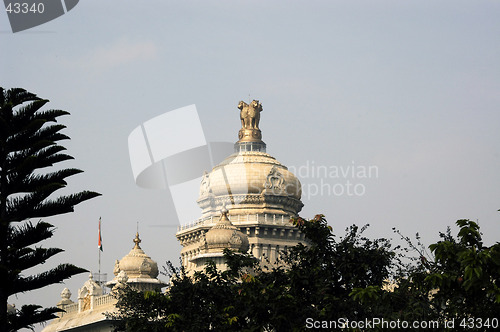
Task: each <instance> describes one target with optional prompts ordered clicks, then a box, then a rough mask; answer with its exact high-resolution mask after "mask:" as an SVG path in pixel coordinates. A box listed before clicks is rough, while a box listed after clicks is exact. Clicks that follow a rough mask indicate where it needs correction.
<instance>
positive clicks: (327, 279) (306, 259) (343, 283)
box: [110, 215, 395, 331]
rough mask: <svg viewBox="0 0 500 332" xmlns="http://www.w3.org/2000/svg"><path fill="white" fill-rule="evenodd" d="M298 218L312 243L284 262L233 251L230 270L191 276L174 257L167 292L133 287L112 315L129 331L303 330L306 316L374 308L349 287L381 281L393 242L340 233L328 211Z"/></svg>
mask: <svg viewBox="0 0 500 332" xmlns="http://www.w3.org/2000/svg"><path fill="white" fill-rule="evenodd" d="M292 222H293V223H294V225H295V226H296V227H298V228H299V230H300V231H301V232H302V233H304V234H305V236H306V238H307V243H305V244H299V245H298V246H296V247H294V248H292V249H290V250H289V251H288V252H284V253H283V254H282V256H281V264H278V266H262V265H261V264H259V263H258V262H257V261H256V260H255V258H253V257H252V256H251V255H248V254H239V253H233V252H231V251H226V252H225V257H226V261H227V265H228V267H229V269H228V270H227V271H224V272H221V271H218V270H217V269H216V268H215V265H214V264H213V263H208V264H207V266H206V267H205V270H204V271H203V272H197V273H195V274H194V275H193V276H188V275H186V274H185V273H184V271H182V270H180V271H178V270H175V269H174V268H173V267H172V264H171V263H169V265H168V266H169V269H168V272H169V275H170V276H171V280H172V284H171V286H170V288H169V289H168V291H167V293H166V294H160V293H154V294H153V295H152V294H150V293H144V294H141V293H139V292H135V291H133V290H128V291H127V292H126V293H125V294H124V295H123V296H122V297H121V298H120V299H119V302H118V308H119V313H118V314H116V315H111V316H110V318H114V319H117V320H119V323H118V330H126V331H206V330H215V331H262V330H264V331H300V330H304V329H305V321H306V319H307V318H314V319H335V318H340V317H350V318H352V319H354V318H356V317H364V316H366V315H368V314H370V313H369V312H366V311H365V310H364V307H363V306H362V305H360V304H359V303H358V299H357V298H356V299H354V298H352V297H351V296H350V294H351V293H352V292H353V290H354V289H355V288H356V287H358V288H361V287H367V286H370V287H374V288H378V289H380V288H381V287H382V283H383V280H384V279H386V278H387V277H388V275H389V271H390V265H391V262H392V261H393V258H394V256H395V254H394V252H393V251H392V250H391V246H390V244H389V242H388V241H387V240H384V239H379V240H375V241H371V240H369V239H367V238H364V237H362V235H361V234H362V232H363V231H364V229H365V228H363V229H361V230H359V229H358V228H357V227H356V226H352V227H351V228H349V229H347V235H346V236H345V237H343V238H340V239H338V240H337V239H336V237H335V236H334V234H333V233H332V228H331V227H330V226H328V224H327V222H326V220H325V218H324V216H323V215H317V216H316V217H315V218H314V219H312V220H309V221H308V220H304V219H302V218H297V219H293V220H292Z"/></svg>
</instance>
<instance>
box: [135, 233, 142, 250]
mask: <svg viewBox="0 0 500 332" xmlns="http://www.w3.org/2000/svg"><path fill="white" fill-rule="evenodd" d="M134 243H135V246H134V249H141V247H140V246H139V243H141V239H140V238H139V232H137V233H135V239H134Z"/></svg>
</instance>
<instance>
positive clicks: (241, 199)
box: [198, 143, 303, 214]
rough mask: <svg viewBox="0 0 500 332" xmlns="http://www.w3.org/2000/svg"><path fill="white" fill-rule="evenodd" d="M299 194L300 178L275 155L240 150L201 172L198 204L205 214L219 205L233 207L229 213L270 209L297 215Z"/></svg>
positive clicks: (218, 208) (216, 208) (299, 207)
mask: <svg viewBox="0 0 500 332" xmlns="http://www.w3.org/2000/svg"><path fill="white" fill-rule="evenodd" d="M236 148H238V143H236ZM301 195H302V187H301V184H300V181H299V179H298V178H297V177H296V176H295V175H294V174H293V173H292V172H290V171H289V170H288V169H287V167H286V166H284V165H282V164H281V163H280V162H279V161H277V160H276V159H275V158H274V157H272V156H271V155H269V154H267V153H265V152H263V151H239V152H236V153H233V154H232V155H230V156H229V157H227V158H226V159H224V160H223V161H222V162H221V163H220V164H219V165H217V166H215V167H214V168H213V169H212V171H211V172H210V173H205V174H204V175H203V179H202V182H201V185H200V196H199V199H198V204H199V206H200V207H201V208H202V209H203V213H204V214H205V213H207V212H209V211H211V212H212V214H213V212H215V211H218V210H220V208H221V207H222V205H227V206H232V211H231V212H232V213H238V209H240V210H242V209H243V210H245V212H246V213H249V212H250V211H248V210H252V209H262V208H270V209H275V210H278V211H280V212H286V213H291V214H297V213H298V212H299V211H300V210H301V208H302V206H303V204H302V202H301V201H300V198H301ZM250 213H251V212H250Z"/></svg>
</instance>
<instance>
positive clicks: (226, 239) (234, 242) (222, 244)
mask: <svg viewBox="0 0 500 332" xmlns="http://www.w3.org/2000/svg"><path fill="white" fill-rule="evenodd" d="M227 214H228V211H227V209H225V208H223V209H222V215H221V217H220V220H219V221H218V222H217V224H216V225H215V226H213V227H212V228H211V229H210V230H209V231H208V232H207V233H205V240H204V241H202V244H201V245H202V247H204V248H202V249H205V250H206V251H207V252H221V251H222V250H224V249H231V250H236V251H240V252H247V251H248V247H249V244H248V237H247V236H246V235H245V234H243V233H242V232H240V231H239V230H238V228H236V227H235V226H234V225H233V224H232V223H231V221H230V220H229V218H228V217H227Z"/></svg>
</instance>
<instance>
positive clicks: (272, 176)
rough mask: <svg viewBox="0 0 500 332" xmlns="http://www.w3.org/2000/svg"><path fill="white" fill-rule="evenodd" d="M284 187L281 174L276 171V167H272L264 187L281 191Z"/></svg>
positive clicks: (283, 179)
mask: <svg viewBox="0 0 500 332" xmlns="http://www.w3.org/2000/svg"><path fill="white" fill-rule="evenodd" d="M284 186H285V178H284V177H283V174H281V173H280V171H278V168H277V167H276V166H273V167H272V168H271V170H270V171H269V174H268V175H267V179H266V183H265V185H264V187H265V188H266V189H271V190H282V189H283V188H284Z"/></svg>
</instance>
